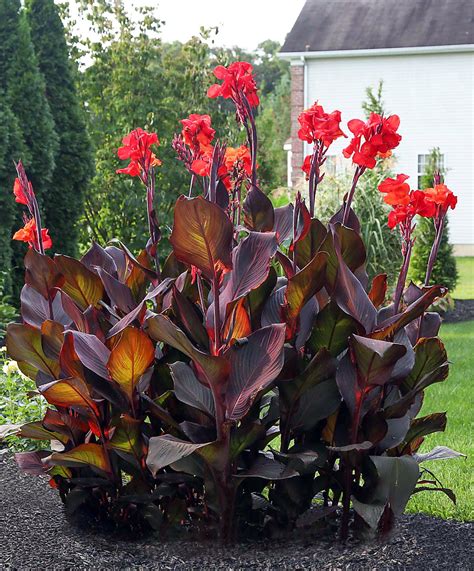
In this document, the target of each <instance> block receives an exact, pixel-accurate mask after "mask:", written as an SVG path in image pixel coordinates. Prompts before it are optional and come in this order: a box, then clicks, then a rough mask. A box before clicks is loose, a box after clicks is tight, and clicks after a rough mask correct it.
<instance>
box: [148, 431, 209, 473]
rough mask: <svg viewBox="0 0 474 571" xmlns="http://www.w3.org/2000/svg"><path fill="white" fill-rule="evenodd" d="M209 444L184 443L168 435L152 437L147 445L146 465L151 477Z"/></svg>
mask: <svg viewBox="0 0 474 571" xmlns="http://www.w3.org/2000/svg"><path fill="white" fill-rule="evenodd" d="M210 444H212V443H211V442H204V443H201V444H195V443H192V442H186V441H185V440H180V439H179V438H175V437H174V436H171V435H170V434H165V435H164V436H154V437H152V438H150V442H149V444H148V455H147V459H146V464H147V466H148V468H149V469H150V471H151V473H152V474H153V476H156V474H157V472H158V471H159V470H161V469H162V468H166V466H169V465H170V464H173V463H174V462H176V461H178V460H182V459H183V458H186V456H190V455H191V454H193V452H196V451H197V450H199V449H200V448H203V447H204V446H209V445H210Z"/></svg>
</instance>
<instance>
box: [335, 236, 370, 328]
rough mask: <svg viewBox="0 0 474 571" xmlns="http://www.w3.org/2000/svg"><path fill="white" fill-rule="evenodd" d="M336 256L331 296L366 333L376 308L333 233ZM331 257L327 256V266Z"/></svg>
mask: <svg viewBox="0 0 474 571" xmlns="http://www.w3.org/2000/svg"><path fill="white" fill-rule="evenodd" d="M333 238H334V250H335V253H336V258H337V264H338V265H337V278H336V279H335V283H334V286H333V298H334V300H335V301H336V303H337V304H338V306H339V307H340V308H341V309H342V310H343V311H344V312H345V313H347V314H349V315H350V316H351V317H353V318H354V319H355V320H356V321H357V322H358V323H360V325H361V326H362V327H363V328H364V330H365V332H366V333H371V332H372V331H373V330H374V327H375V324H376V321H377V310H376V309H375V307H374V305H373V303H372V302H371V301H370V299H369V296H368V295H367V293H366V292H365V289H364V288H363V286H362V284H361V282H360V281H359V279H358V278H357V277H356V276H355V275H354V274H353V273H352V271H351V270H350V269H349V267H348V265H347V264H346V262H345V260H344V258H343V256H342V254H341V246H340V243H339V239H338V236H337V235H336V234H334V235H333ZM330 261H331V258H328V268H329V264H330Z"/></svg>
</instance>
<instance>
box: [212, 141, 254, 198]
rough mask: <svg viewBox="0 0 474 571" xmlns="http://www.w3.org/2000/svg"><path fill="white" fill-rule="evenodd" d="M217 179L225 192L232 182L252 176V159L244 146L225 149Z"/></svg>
mask: <svg viewBox="0 0 474 571" xmlns="http://www.w3.org/2000/svg"><path fill="white" fill-rule="evenodd" d="M218 174H219V177H220V179H221V180H222V182H223V183H224V184H225V187H226V188H227V190H229V189H230V188H231V186H232V180H234V181H237V180H240V181H241V182H242V180H243V179H244V178H245V177H249V176H250V175H251V174H252V157H251V155H250V151H249V149H248V147H247V146H246V145H240V147H237V148H234V147H227V148H226V150H225V155H224V164H223V165H222V166H221V168H220V169H219V171H218Z"/></svg>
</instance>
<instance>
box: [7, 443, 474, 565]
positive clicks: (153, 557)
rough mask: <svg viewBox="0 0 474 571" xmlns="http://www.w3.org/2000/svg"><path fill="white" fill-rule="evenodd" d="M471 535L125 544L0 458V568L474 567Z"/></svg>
mask: <svg viewBox="0 0 474 571" xmlns="http://www.w3.org/2000/svg"><path fill="white" fill-rule="evenodd" d="M0 452H1V451H0ZM473 531H474V525H473V524H470V523H460V522H453V521H442V520H438V519H434V518H430V517H427V516H422V515H415V516H412V515H407V516H404V517H403V518H402V519H401V521H400V523H399V533H398V534H397V535H396V536H394V537H393V538H392V539H390V540H388V541H386V542H377V543H374V544H370V543H362V542H358V543H352V544H350V545H348V546H346V547H344V546H341V545H340V544H338V543H335V542H331V541H330V540H328V539H327V538H326V539H320V538H316V537H315V538H314V539H312V538H311V537H308V536H306V537H304V538H301V539H298V538H294V537H292V538H291V539H286V540H285V539H282V538H280V539H278V540H273V541H271V540H267V541H265V542H262V543H258V544H257V543H246V544H240V545H236V546H234V547H231V548H227V549H222V548H218V547H214V546H213V545H211V544H210V543H205V544H203V543H200V544H199V543H197V542H192V541H168V542H166V543H160V542H159V539H158V538H154V537H149V538H148V539H147V540H137V541H125V540H123V539H118V538H117V537H116V536H113V535H112V536H110V535H106V534H97V533H94V532H92V531H91V530H89V531H87V530H79V529H78V528H77V527H75V526H72V525H71V524H70V523H69V522H68V521H67V519H66V517H65V514H64V511H63V509H62V505H61V502H60V500H59V497H58V495H57V494H56V493H55V492H54V491H53V490H52V489H50V488H49V487H48V485H47V483H46V482H45V481H44V480H42V479H41V478H35V477H34V476H27V475H24V474H21V473H20V472H19V471H18V469H17V467H16V465H15V464H14V461H13V460H12V458H11V457H10V456H9V455H8V457H7V455H6V454H3V455H1V454H0V568H9V569H19V570H23V569H26V568H30V569H52V568H55V569H68V568H71V569H72V568H74V569H77V568H81V569H84V568H96V569H111V568H116V569H127V568H129V569H196V570H204V569H268V570H270V569H271V570H274V569H318V570H319V569H338V570H339V569H340V570H342V569H350V570H352V569H402V568H403V569H413V570H417V571H419V570H423V569H433V570H440V569H449V570H453V569H469V568H471V569H472V567H473V565H474V553H473V549H472V546H473V540H474V533H473Z"/></svg>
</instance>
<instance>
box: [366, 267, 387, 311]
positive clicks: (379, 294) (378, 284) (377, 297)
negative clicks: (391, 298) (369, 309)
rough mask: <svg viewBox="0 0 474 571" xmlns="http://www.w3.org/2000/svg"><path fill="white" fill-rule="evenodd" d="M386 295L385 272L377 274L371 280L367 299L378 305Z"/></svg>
mask: <svg viewBox="0 0 474 571" xmlns="http://www.w3.org/2000/svg"><path fill="white" fill-rule="evenodd" d="M386 295H387V274H378V275H376V276H375V277H374V279H373V280H372V287H371V288H370V291H369V299H370V301H371V302H372V303H373V304H374V305H375V307H380V306H381V305H382V304H383V302H384V301H385V296H386Z"/></svg>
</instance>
